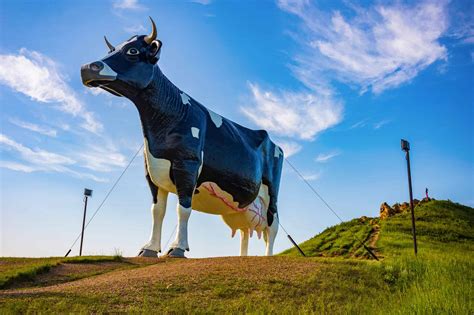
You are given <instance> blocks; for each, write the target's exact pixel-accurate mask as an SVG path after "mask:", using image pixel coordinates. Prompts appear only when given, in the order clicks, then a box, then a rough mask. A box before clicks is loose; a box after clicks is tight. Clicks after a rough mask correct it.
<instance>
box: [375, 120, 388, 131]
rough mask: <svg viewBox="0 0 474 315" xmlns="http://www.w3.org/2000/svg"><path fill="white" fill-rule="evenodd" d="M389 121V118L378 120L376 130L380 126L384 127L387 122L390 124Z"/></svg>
mask: <svg viewBox="0 0 474 315" xmlns="http://www.w3.org/2000/svg"><path fill="white" fill-rule="evenodd" d="M389 122H390V120H387V119H385V120H381V121H379V122H376V123H375V124H374V129H375V130H377V129H380V128H382V127H383V126H385V125H386V124H388V123H389Z"/></svg>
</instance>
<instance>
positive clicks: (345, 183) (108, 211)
mask: <svg viewBox="0 0 474 315" xmlns="http://www.w3.org/2000/svg"><path fill="white" fill-rule="evenodd" d="M0 14H1V19H0V23H1V25H0V42H1V47H0V106H1V112H2V115H1V118H0V122H1V134H0V185H1V193H0V198H1V203H0V204H1V217H0V218H1V233H0V237H1V239H0V255H1V256H60V255H63V254H64V253H65V252H66V251H67V249H68V248H69V246H70V244H71V243H72V241H73V240H74V239H75V237H76V236H77V234H78V233H79V232H80V224H81V219H82V190H83V188H84V187H88V188H91V189H93V190H94V196H93V198H92V199H91V200H90V203H89V215H90V214H91V213H92V212H93V211H95V209H96V208H97V206H98V205H99V203H100V202H101V201H102V199H103V197H104V196H105V194H106V192H107V191H108V189H109V188H110V186H111V185H112V184H113V182H114V181H115V179H116V178H117V177H118V176H119V175H120V173H121V171H122V170H123V168H124V167H125V166H126V164H127V163H128V161H129V160H130V158H131V156H132V155H133V154H134V152H135V151H136V150H137V149H138V148H139V147H140V145H141V144H142V141H143V136H142V133H141V127H140V123H139V119H138V114H137V111H136V109H135V107H134V106H133V104H132V103H131V102H129V101H128V100H126V99H123V98H117V97H114V96H111V95H107V94H106V93H103V92H100V91H94V90H90V89H86V88H85V87H84V86H83V85H82V84H81V80H80V75H79V69H80V66H81V65H82V64H84V63H87V62H92V61H94V60H97V59H99V58H101V57H103V56H104V55H105V54H106V52H107V49H106V46H105V43H104V42H103V35H107V37H108V38H109V40H110V41H111V42H112V43H114V44H118V43H120V42H122V41H124V40H126V39H128V38H129V37H130V36H132V35H135V34H146V33H148V32H149V27H150V25H149V22H148V16H149V15H150V16H152V17H153V18H154V20H155V21H156V22H157V27H158V37H159V38H160V39H161V40H162V42H163V48H162V53H161V59H160V61H159V64H160V67H161V69H162V70H163V72H164V73H165V74H166V75H167V76H168V77H169V78H170V79H171V80H172V81H173V82H174V83H175V84H176V85H177V86H178V87H180V88H181V89H182V90H184V91H186V92H187V93H188V94H189V95H192V96H193V97H194V98H195V99H197V100H199V101H200V102H201V103H202V104H204V105H206V106H208V107H209V108H210V109H212V110H214V111H216V112H218V113H220V114H221V115H223V116H225V117H227V118H229V119H232V120H234V121H236V122H238V123H240V124H243V125H245V126H249V127H251V128H259V129H260V128H264V129H266V130H268V131H269V133H270V134H271V137H272V139H274V140H275V142H277V143H279V144H280V145H281V146H282V147H283V148H284V151H285V152H286V155H287V156H289V159H290V160H291V162H292V163H293V164H294V165H295V166H296V167H297V168H298V169H299V170H300V172H302V174H303V175H304V176H305V178H306V179H307V180H308V181H309V182H310V183H311V184H312V185H313V186H314V187H315V188H316V189H317V190H318V191H319V193H320V194H321V195H323V196H324V197H325V199H326V200H327V201H328V202H329V203H330V204H331V205H332V207H333V208H334V209H335V210H336V211H337V212H338V213H339V215H340V216H341V217H342V218H343V219H344V220H347V219H351V218H354V217H358V216H362V215H367V216H377V215H378V210H379V206H380V203H382V202H384V201H387V202H389V203H394V202H397V201H406V200H407V197H408V192H407V183H406V166H405V159H404V154H403V152H402V151H401V150H400V138H406V139H408V140H409V141H410V142H411V145H412V152H411V154H412V172H413V185H414V194H415V197H416V198H419V199H420V198H422V197H423V194H424V190H425V187H428V188H429V189H430V192H431V194H432V196H433V197H435V198H437V199H448V198H449V199H451V200H453V201H457V202H460V203H463V204H467V205H470V206H474V175H473V174H474V127H473V125H474V95H473V86H474V84H473V77H474V72H473V70H474V67H473V65H474V22H473V20H472V17H473V16H474V8H473V4H472V2H471V1H451V2H449V1H429V2H423V1H416V2H404V1H394V2H390V1H375V2H370V1H362V2H359V1H318V2H316V1H314V2H307V1H303V0H280V1H258V2H257V1H245V2H242V1H219V0H215V1H211V0H199V1H144V0H139V1H136V0H117V1H112V0H111V1H80V2H79V1H47V2H40V1H18V0H15V1H12V0H7V1H2V2H1V4H0ZM151 201H152V199H151V195H150V192H149V190H148V187H147V184H146V181H145V179H144V167H143V156H142V155H140V156H138V157H137V159H136V160H135V161H134V162H133V164H132V165H131V167H130V169H129V170H128V172H127V173H126V174H125V176H124V177H123V179H122V181H121V182H120V183H119V185H118V187H117V188H116V190H115V191H114V192H113V193H112V195H111V196H110V198H109V200H108V201H107V203H106V204H105V205H104V207H103V208H102V209H101V211H100V212H99V213H98V215H97V216H96V218H95V219H94V220H93V221H92V223H91V225H90V226H89V228H88V229H87V232H86V238H85V248H84V252H85V253H86V254H112V253H114V251H115V250H119V251H121V252H122V253H123V254H124V255H126V256H133V255H135V254H136V253H137V252H138V250H139V248H140V247H141V246H142V245H143V244H144V243H145V242H146V241H147V240H148V236H149V232H150V231H149V230H150V225H151V217H150V211H149V209H150V205H151ZM175 207H176V198H175V197H174V196H173V197H171V198H170V200H169V202H168V209H167V214H166V217H165V223H164V232H163V243H165V242H166V240H167V239H168V237H169V236H170V234H171V233H172V231H173V228H174V225H175V223H176V213H175ZM279 213H280V218H281V222H282V224H283V226H284V227H285V228H286V229H287V230H288V231H289V232H290V233H291V234H292V236H293V237H294V238H295V239H296V240H298V241H303V240H305V239H307V238H309V237H311V236H313V235H314V234H316V233H317V232H320V231H321V230H323V229H324V228H326V227H328V226H331V225H334V224H337V223H338V219H337V218H336V217H335V216H334V215H333V214H332V213H331V212H329V210H327V209H326V208H325V207H324V205H323V204H322V203H321V202H320V201H319V200H318V199H316V197H315V196H314V195H313V194H312V193H311V191H310V190H309V189H308V188H307V187H306V186H305V184H304V183H303V182H302V181H301V180H300V179H299V178H298V177H297V175H296V174H295V173H294V172H292V171H291V169H290V168H288V165H285V166H284V170H283V178H282V184H281V188H280V199H279ZM189 235H190V239H189V242H190V247H191V252H190V253H189V256H190V257H206V256H228V255H237V254H238V250H239V240H238V238H234V239H232V238H231V237H230V229H229V228H228V227H227V226H226V225H225V224H224V223H223V222H222V220H221V219H220V218H219V217H217V216H211V215H206V214H201V213H198V212H193V214H192V216H191V219H190V227H189ZM163 246H164V244H163ZM289 246H290V244H289V243H288V241H287V239H286V237H285V235H284V233H283V232H282V231H280V233H279V236H278V237H277V241H276V244H275V251H276V252H279V251H280V250H283V249H286V248H288V247H289ZM77 252H78V248H77V245H76V247H74V248H73V253H77ZM249 253H250V254H251V255H262V254H263V253H264V242H263V240H257V238H256V236H254V238H252V240H251V242H250V251H249Z"/></svg>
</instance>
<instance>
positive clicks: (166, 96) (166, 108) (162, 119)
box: [132, 66, 186, 140]
mask: <svg viewBox="0 0 474 315" xmlns="http://www.w3.org/2000/svg"><path fill="white" fill-rule="evenodd" d="M132 101H133V103H134V104H135V106H136V107H137V109H138V112H139V114H140V120H141V122H142V127H143V132H144V135H145V136H146V137H147V138H148V139H149V140H150V138H152V139H157V138H162V136H164V135H165V134H166V133H167V131H168V130H170V129H171V128H173V127H174V126H175V125H176V124H177V123H178V122H179V121H180V120H181V119H182V118H183V117H184V115H185V114H186V107H185V106H184V105H183V103H182V100H181V96H180V90H179V89H178V88H177V87H176V86H175V85H174V84H173V83H172V82H171V81H170V80H169V79H168V78H167V77H166V76H165V75H164V74H163V73H162V72H161V70H160V68H159V67H158V66H155V68H154V72H153V80H152V81H151V82H150V84H149V85H148V86H147V87H146V88H145V89H144V90H142V91H141V92H140V93H138V95H136V96H135V97H134V98H133V100H132Z"/></svg>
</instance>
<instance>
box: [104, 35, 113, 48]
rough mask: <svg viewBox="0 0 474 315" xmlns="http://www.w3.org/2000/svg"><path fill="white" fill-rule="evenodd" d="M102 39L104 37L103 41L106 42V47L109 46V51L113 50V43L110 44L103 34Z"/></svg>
mask: <svg viewBox="0 0 474 315" xmlns="http://www.w3.org/2000/svg"><path fill="white" fill-rule="evenodd" d="M104 39H105V43H106V44H107V47H109V49H110V51H113V50H115V47H114V45H112V44H111V43H110V42H109V41H108V40H107V37H105V36H104Z"/></svg>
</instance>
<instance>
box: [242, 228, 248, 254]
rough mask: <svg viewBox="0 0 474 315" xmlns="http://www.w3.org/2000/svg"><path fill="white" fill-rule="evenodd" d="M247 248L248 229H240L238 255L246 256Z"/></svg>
mask: <svg viewBox="0 0 474 315" xmlns="http://www.w3.org/2000/svg"><path fill="white" fill-rule="evenodd" d="M248 250H249V231H244V230H240V256H247V255H248Z"/></svg>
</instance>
